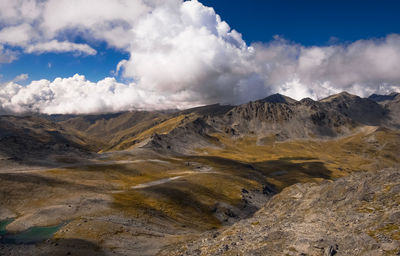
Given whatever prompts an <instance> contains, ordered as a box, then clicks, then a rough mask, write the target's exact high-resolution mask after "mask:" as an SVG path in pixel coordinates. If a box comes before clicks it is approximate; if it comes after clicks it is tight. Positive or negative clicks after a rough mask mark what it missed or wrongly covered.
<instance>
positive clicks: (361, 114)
mask: <svg viewBox="0 0 400 256" xmlns="http://www.w3.org/2000/svg"><path fill="white" fill-rule="evenodd" d="M320 102H321V103H323V104H324V105H325V106H326V107H328V108H330V109H334V110H336V111H338V112H340V113H341V114H343V115H345V116H347V117H350V118H351V119H352V120H354V121H356V122H357V123H360V124H365V125H380V124H381V123H382V122H383V121H384V119H385V117H386V115H387V111H386V109H385V108H384V107H382V106H381V105H379V104H378V103H377V102H375V101H373V100H371V99H368V98H361V97H359V96H356V95H353V94H350V93H348V92H341V93H338V94H335V95H331V96H329V97H327V98H325V99H322V100H320Z"/></svg>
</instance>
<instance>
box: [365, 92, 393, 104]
mask: <svg viewBox="0 0 400 256" xmlns="http://www.w3.org/2000/svg"><path fill="white" fill-rule="evenodd" d="M399 95H400V94H399V93H397V92H392V93H391V94H389V95H379V94H372V95H371V96H369V97H368V99H370V100H373V101H376V102H385V101H391V100H394V99H395V98H396V97H397V96H399Z"/></svg>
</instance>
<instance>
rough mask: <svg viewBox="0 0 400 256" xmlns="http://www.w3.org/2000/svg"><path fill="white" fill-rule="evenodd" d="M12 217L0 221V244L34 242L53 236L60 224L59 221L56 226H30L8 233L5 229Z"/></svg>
mask: <svg viewBox="0 0 400 256" xmlns="http://www.w3.org/2000/svg"><path fill="white" fill-rule="evenodd" d="M13 221H14V219H6V220H2V221H0V244H35V243H39V242H42V241H44V240H47V239H49V238H51V237H53V235H54V233H56V232H57V231H58V230H59V229H60V228H61V227H62V226H64V225H65V224H66V223H61V224H59V225H56V226H48V227H32V228H30V229H27V230H25V231H21V232H18V233H10V232H8V231H7V230H6V227H7V225H8V224H10V223H11V222H13Z"/></svg>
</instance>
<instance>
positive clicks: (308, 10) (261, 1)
mask: <svg viewBox="0 0 400 256" xmlns="http://www.w3.org/2000/svg"><path fill="white" fill-rule="evenodd" d="M202 2H203V3H204V4H205V5H209V6H213V7H214V9H215V10H216V12H217V13H218V14H220V15H221V16H222V18H223V19H224V20H226V21H227V22H228V23H229V24H230V25H231V26H232V27H233V28H235V29H236V30H238V31H240V32H241V33H242V34H243V38H244V39H245V40H246V41H247V42H253V41H264V42H265V41H269V40H271V37H272V36H273V35H281V36H283V37H284V38H286V39H288V40H291V41H295V42H297V43H301V44H303V45H308V46H309V45H324V44H329V43H331V38H332V37H335V38H337V40H339V41H340V42H346V41H355V40H359V39H368V38H371V37H384V36H386V35H387V34H390V33H399V32H400V15H399V12H400V1H388V0H382V1H378V0H335V1H332V0H273V1H265V0H252V1H241V0H217V1H215V0H203V1H202Z"/></svg>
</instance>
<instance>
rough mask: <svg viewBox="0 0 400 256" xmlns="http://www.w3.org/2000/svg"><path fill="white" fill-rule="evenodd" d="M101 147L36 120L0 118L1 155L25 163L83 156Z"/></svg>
mask: <svg viewBox="0 0 400 256" xmlns="http://www.w3.org/2000/svg"><path fill="white" fill-rule="evenodd" d="M100 147H101V144H98V143H97V142H96V140H91V139H89V138H88V137H87V136H86V135H85V134H84V133H81V132H79V131H77V130H73V129H67V128H64V127H63V126H61V125H59V124H57V123H54V122H51V121H49V120H47V119H44V118H41V117H37V116H0V154H1V155H2V156H3V158H5V159H14V160H17V161H22V160H24V161H26V160H28V159H30V160H33V159H40V158H42V157H46V156H47V155H51V154H74V153H75V154H82V153H89V152H93V151H96V150H98V149H99V148H100Z"/></svg>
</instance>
